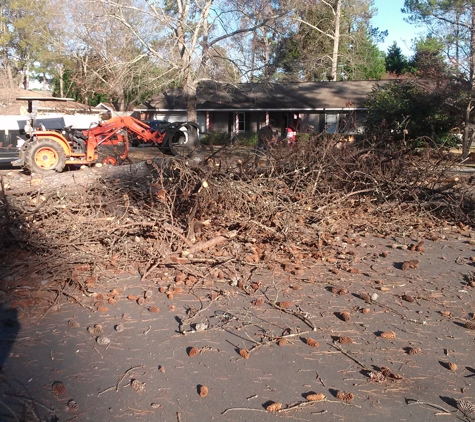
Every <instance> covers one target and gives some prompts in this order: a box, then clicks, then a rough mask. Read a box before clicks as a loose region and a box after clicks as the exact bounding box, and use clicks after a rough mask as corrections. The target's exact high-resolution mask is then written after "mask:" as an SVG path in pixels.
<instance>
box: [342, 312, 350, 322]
mask: <svg viewBox="0 0 475 422" xmlns="http://www.w3.org/2000/svg"><path fill="white" fill-rule="evenodd" d="M340 318H341V319H342V320H343V321H345V322H349V321H350V313H349V312H346V311H343V312H340Z"/></svg>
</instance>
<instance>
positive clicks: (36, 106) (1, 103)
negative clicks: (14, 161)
mask: <svg viewBox="0 0 475 422" xmlns="http://www.w3.org/2000/svg"><path fill="white" fill-rule="evenodd" d="M32 112H33V113H34V114H36V124H37V125H43V126H44V127H45V128H46V129H53V130H55V129H57V130H60V129H62V128H64V127H65V126H73V127H74V128H76V129H87V128H89V127H90V126H91V125H94V124H96V123H97V122H98V121H100V115H101V113H103V112H104V110H103V109H95V108H91V107H89V106H87V105H85V104H81V103H78V102H76V101H72V99H69V98H62V99H61V98H53V97H51V94H50V93H49V92H43V91H27V90H24V89H19V88H18V89H8V88H0V147H12V146H13V147H15V146H16V145H17V137H18V136H20V135H22V134H23V132H24V129H25V125H26V124H27V122H28V121H29V120H30V118H31V115H32Z"/></svg>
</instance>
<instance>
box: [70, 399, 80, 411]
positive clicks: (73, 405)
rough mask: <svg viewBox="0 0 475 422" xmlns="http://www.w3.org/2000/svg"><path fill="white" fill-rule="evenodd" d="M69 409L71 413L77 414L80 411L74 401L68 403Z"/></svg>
mask: <svg viewBox="0 0 475 422" xmlns="http://www.w3.org/2000/svg"><path fill="white" fill-rule="evenodd" d="M67 407H68V410H69V411H70V412H77V411H78V409H79V406H78V404H77V403H76V402H75V401H74V400H73V399H71V400H69V401H68V404H67Z"/></svg>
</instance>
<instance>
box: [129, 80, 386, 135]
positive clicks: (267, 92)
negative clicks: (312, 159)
mask: <svg viewBox="0 0 475 422" xmlns="http://www.w3.org/2000/svg"><path fill="white" fill-rule="evenodd" d="M388 82H389V81H341V82H302V83H245V84H237V85H231V84H221V83H217V82H211V81H207V82H206V83H202V84H200V85H199V87H198V89H197V115H198V124H199V126H200V131H201V133H208V132H210V131H219V132H227V133H230V134H231V133H243V132H253V133H255V132H257V130H258V129H259V128H260V127H262V126H264V125H265V124H266V123H267V122H268V121H269V120H270V119H273V120H274V121H275V123H276V126H277V128H280V129H281V131H282V134H284V133H285V130H286V128H287V127H289V126H294V127H296V129H297V130H298V131H301V132H304V131H315V132H318V133H321V132H327V133H345V134H356V133H360V132H361V131H362V122H363V115H364V113H365V107H364V104H365V101H366V98H367V95H368V94H369V93H370V92H371V91H372V89H373V88H374V87H375V86H376V85H378V84H385V83H388ZM186 110H187V107H186V103H185V99H184V96H183V93H182V91H181V90H178V89H171V90H168V91H163V92H161V93H158V94H156V95H154V96H153V97H152V98H151V100H150V101H149V102H146V103H143V104H141V105H140V106H137V107H136V108H135V109H134V117H137V118H139V119H141V120H155V119H156V120H169V121H172V122H174V121H182V120H186Z"/></svg>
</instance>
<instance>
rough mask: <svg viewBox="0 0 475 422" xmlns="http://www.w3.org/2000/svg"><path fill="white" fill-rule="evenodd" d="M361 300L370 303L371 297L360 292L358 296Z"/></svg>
mask: <svg viewBox="0 0 475 422" xmlns="http://www.w3.org/2000/svg"><path fill="white" fill-rule="evenodd" d="M358 296H359V297H360V299H361V300H364V301H365V302H366V303H371V296H370V295H369V294H368V293H365V292H360V293H359V295H358Z"/></svg>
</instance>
